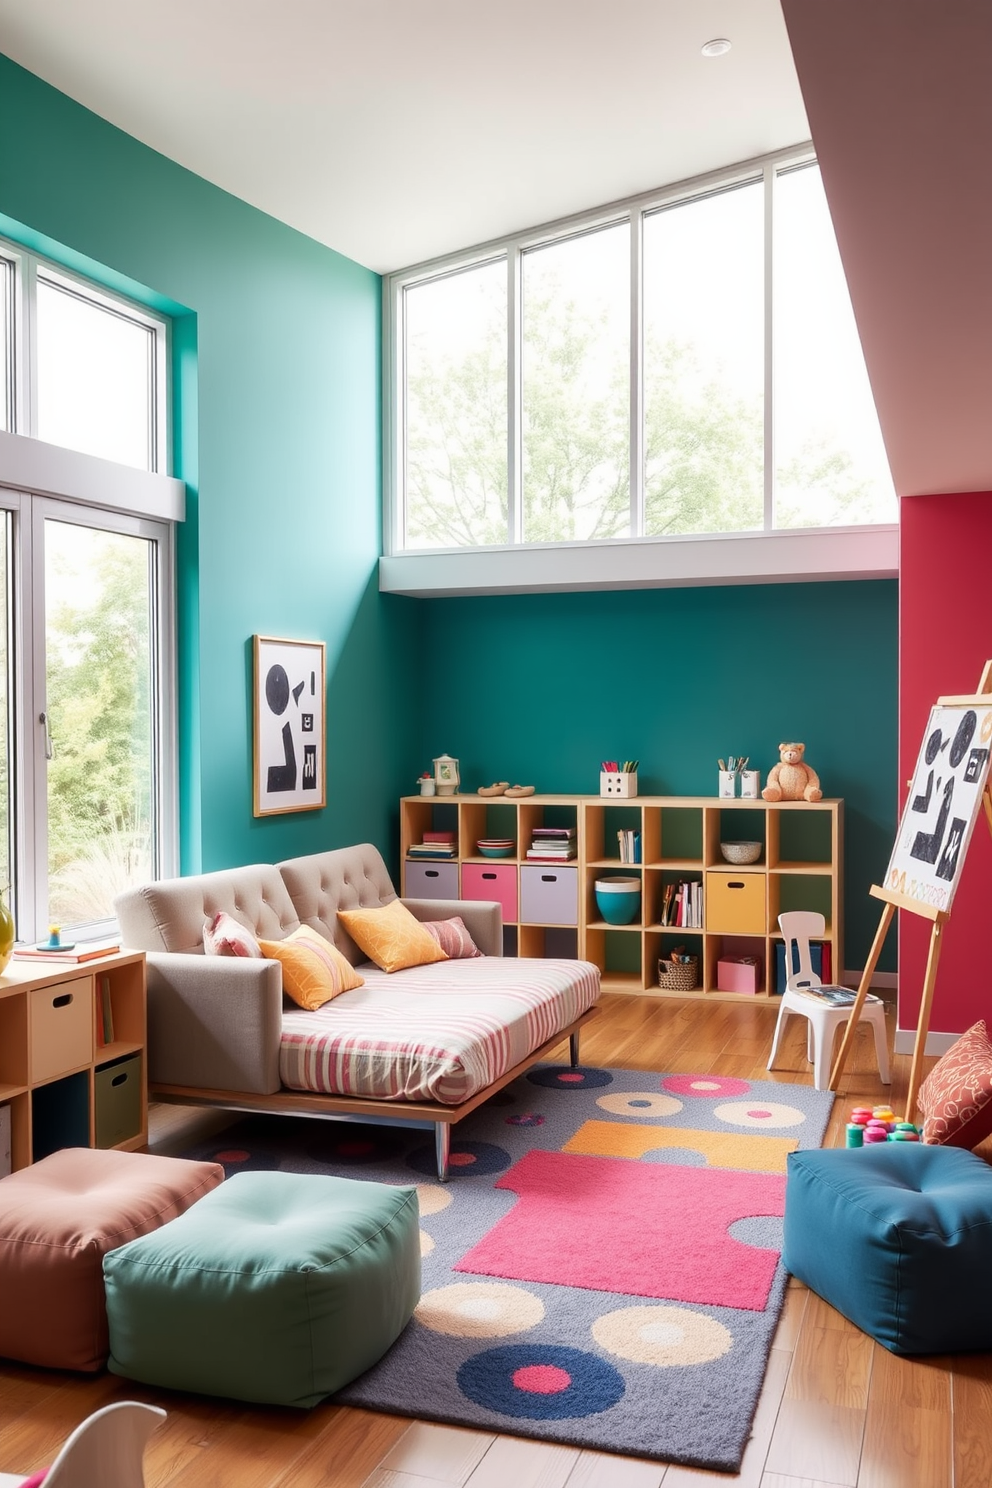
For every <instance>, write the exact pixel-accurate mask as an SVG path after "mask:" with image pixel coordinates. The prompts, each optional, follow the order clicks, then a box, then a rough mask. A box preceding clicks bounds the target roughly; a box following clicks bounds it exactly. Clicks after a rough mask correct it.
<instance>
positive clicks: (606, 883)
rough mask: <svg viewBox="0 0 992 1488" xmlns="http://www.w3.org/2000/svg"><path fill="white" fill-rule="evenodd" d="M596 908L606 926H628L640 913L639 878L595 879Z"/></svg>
mask: <svg viewBox="0 0 992 1488" xmlns="http://www.w3.org/2000/svg"><path fill="white" fill-rule="evenodd" d="M595 893H596V907H597V909H598V910H599V912H600V914H601V915H602V916H603V919H604V920H605V921H606V923H607V924H608V925H629V924H630V923H631V921H632V920H636V919H637V916H638V915H639V914H640V912H641V880H640V879H639V878H597V880H596V886H595Z"/></svg>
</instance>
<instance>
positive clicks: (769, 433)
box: [763, 163, 775, 532]
mask: <svg viewBox="0 0 992 1488" xmlns="http://www.w3.org/2000/svg"><path fill="white" fill-rule="evenodd" d="M763 174H764V184H765V406H764V415H765V419H764V422H765V432H764V451H765V455H764V459H765V464H764V474H765V520H764V527H765V531H766V532H768V531H770V530H771V529H772V528H773V527H774V526H775V402H774V393H775V303H774V286H775V255H774V226H775V167H774V165H772V164H771V163H769V164H767V165H766V166H765V168H764V173H763Z"/></svg>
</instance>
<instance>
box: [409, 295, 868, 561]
mask: <svg viewBox="0 0 992 1488" xmlns="http://www.w3.org/2000/svg"><path fill="white" fill-rule="evenodd" d="M487 324H488V326H489V331H488V334H487V335H486V336H485V337H483V338H480V340H479V343H478V344H477V345H475V346H473V348H472V350H471V351H469V352H467V353H464V354H462V355H461V356H457V357H456V356H452V355H438V354H436V353H434V352H432V351H431V350H430V349H429V348H428V347H426V346H420V347H418V346H416V345H414V346H412V347H411V355H410V357H409V372H408V381H407V393H408V413H407V503H408V518H407V527H408V537H409V540H410V541H411V543H412V544H413V545H414V546H437V547H460V546H474V545H481V544H503V543H505V542H506V541H507V397H506V336H505V323H501V318H500V315H499V314H496V313H494V314H492V315H491V316H489V317H488V320H487ZM603 326H604V318H603V317H602V316H597V314H596V313H595V310H590V309H589V308H588V307H582V306H580V305H578V304H577V303H576V302H575V301H574V300H573V301H568V300H566V299H563V297H562V296H560V295H558V294H556V293H554V291H553V289H552V290H551V292H548V293H546V294H545V295H544V296H543V297H535V296H531V297H529V298H528V300H527V306H526V317H525V328H524V344H523V358H522V361H523V397H522V407H523V419H522V439H523V449H522V457H523V458H522V463H523V475H524V481H523V491H524V498H523V499H524V510H523V525H524V532H523V536H524V540H525V541H526V542H573V541H583V540H584V541H589V540H596V539H604V538H612V537H626V536H628V535H629V532H630V483H629V445H630V432H629V383H628V377H629V373H628V365H627V355H626V351H625V350H624V351H623V354H622V355H621V354H615V355H614V356H612V357H610V356H607V357H606V358H604V356H603V347H604V344H607V338H606V337H605V336H604V334H603ZM644 402H645V410H644V452H645V531H646V533H647V534H648V535H649V536H675V535H684V534H689V533H703V532H743V531H749V530H755V529H760V528H761V527H762V525H763V513H764V469H763V459H764V454H763V439H764V431H763V408H762V401H761V399H760V398H759V399H755V400H753V401H750V402H749V401H747V400H745V399H743V398H740V397H738V396H737V395H736V394H735V393H734V392H733V390H732V389H731V388H730V387H728V386H726V385H724V384H723V383H721V382H720V381H719V380H718V379H717V378H715V377H712V376H709V377H708V376H706V375H705V374H704V373H703V372H702V371H701V369H700V367H699V365H698V363H697V361H696V357H695V353H694V349H693V347H692V346H691V345H689V344H685V343H677V342H675V341H671V340H669V341H665V340H663V339H662V338H661V337H660V336H658V335H652V334H651V333H650V328H649V331H648V334H647V335H646V336H645V366H644ZM876 506H877V500H876V497H875V493H874V491H873V489H872V487H871V483H870V482H869V481H868V480H865V479H862V478H860V477H859V475H858V473H857V471H856V470H855V468H854V465H853V462H852V460H851V458H850V456H849V455H848V453H847V452H846V451H845V450H843V449H840V448H832V447H830V446H829V445H809V446H807V447H806V448H805V449H804V450H803V451H802V454H801V456H800V457H799V458H798V459H796V460H793V461H791V462H790V463H789V465H787V466H786V467H784V468H782V469H780V470H779V472H778V479H777V491H776V514H777V521H776V525H777V526H778V527H801V526H827V525H834V524H837V523H844V522H849V523H851V524H854V523H859V522H864V521H867V520H875V521H884V520H889V517H888V515H887V514H886V513H883V512H882V511H881V510H879V512H878V514H876V515H873V511H874V508H875V507H876Z"/></svg>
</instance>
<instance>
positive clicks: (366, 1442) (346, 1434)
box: [269, 1406, 410, 1488]
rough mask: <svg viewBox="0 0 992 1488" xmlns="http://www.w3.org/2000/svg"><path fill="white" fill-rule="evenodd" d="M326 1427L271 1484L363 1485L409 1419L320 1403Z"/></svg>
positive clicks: (288, 1487)
mask: <svg viewBox="0 0 992 1488" xmlns="http://www.w3.org/2000/svg"><path fill="white" fill-rule="evenodd" d="M318 1410H319V1411H320V1412H321V1414H322V1417H323V1430H322V1431H321V1434H320V1435H319V1436H318V1437H317V1439H316V1440H315V1441H314V1442H313V1443H312V1444H311V1445H310V1447H309V1448H308V1449H307V1451H306V1452H304V1453H303V1454H302V1456H300V1457H298V1458H296V1460H295V1461H294V1462H293V1463H292V1465H291V1466H288V1467H287V1468H286V1469H285V1470H284V1471H283V1472H281V1473H280V1474H279V1476H278V1477H277V1478H275V1479H273V1481H272V1483H271V1485H269V1488H362V1484H363V1483H364V1482H365V1480H366V1478H367V1477H368V1475H369V1473H370V1472H372V1471H373V1469H374V1468H375V1467H377V1466H378V1464H379V1463H380V1462H381V1461H382V1460H383V1458H384V1457H385V1456H386V1455H387V1454H388V1453H389V1451H390V1450H391V1449H392V1447H393V1445H394V1444H395V1443H396V1441H398V1440H399V1438H400V1437H402V1435H403V1433H404V1432H405V1431H406V1430H407V1428H408V1427H409V1425H410V1423H409V1421H406V1420H404V1419H403V1418H402V1417H400V1416H388V1415H383V1414H380V1413H379V1412H378V1411H360V1410H354V1409H353V1408H352V1407H351V1406H318Z"/></svg>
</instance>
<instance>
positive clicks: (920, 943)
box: [865, 491, 992, 1033]
mask: <svg viewBox="0 0 992 1488" xmlns="http://www.w3.org/2000/svg"><path fill="white" fill-rule="evenodd" d="M900 528H901V531H900V546H901V553H900V572H899V777H898V778H899V811H900V813H901V812H902V808H903V805H904V804H905V800H906V788H907V787H906V782H907V781H908V780H909V777H910V775H911V774H912V771H913V766H914V765H915V763H916V757H917V755H918V753H919V749H920V742H921V740H922V738H923V730H924V728H925V726H926V721H927V716H928V714H929V711H930V708H931V707H932V705H933V704H934V703H935V702H936V700H937V698H938V697H942V696H945V695H952V694H955V693H968V692H974V690H975V688H976V687H977V686H978V682H979V679H980V677H981V675H982V668H983V667H984V665H985V663H986V661H987V660H989V658H990V657H992V606H990V603H989V597H990V594H992V491H971V492H968V493H967V494H965V495H960V496H943V495H941V496H912V497H908V498H906V499H905V500H903V501H902V503H901V516H900ZM867 743H868V741H867V740H866V741H865V744H866V746H867ZM879 908H880V909H881V905H880V906H879ZM898 918H899V922H900V923H899V1027H900V1028H902V1029H915V1027H916V1022H917V1018H918V1016H919V1008H920V992H921V989H922V986H923V977H924V973H925V970H926V958H927V950H928V947H929V943H930V925H929V921H927V920H922V919H919V918H917V916H915V915H911V914H902V913H900V915H899V916H898ZM890 933H891V932H890ZM990 936H992V836H990V834H989V831H988V827H987V826H986V823H985V817H984V814H983V815H981V816H980V817H979V818H978V822H977V824H976V826H975V832H974V836H973V837H972V839H971V846H970V847H969V849H968V857H967V860H966V862H965V865H964V869H963V871H962V875H961V881H960V884H959V885H958V890H957V893H956V895H955V898H954V906H953V909H952V911H951V917H950V919H949V921H948V923H947V927H946V929H945V931H944V943H943V948H942V950H941V959H940V966H939V970H938V973H937V985H936V991H935V994H934V1002H933V1009H932V1012H931V1017H930V1031H931V1032H933V1033H963V1032H964V1030H965V1029H966V1028H968V1027H969V1026H970V1025H971V1024H972V1023H974V1022H975V1020H976V1019H977V1018H984V1017H989V1016H990V1015H992V969H990V964H989V962H990V957H989V944H990Z"/></svg>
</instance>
